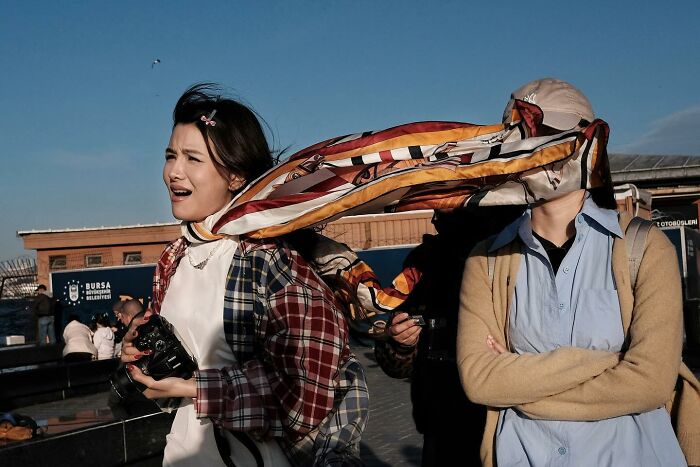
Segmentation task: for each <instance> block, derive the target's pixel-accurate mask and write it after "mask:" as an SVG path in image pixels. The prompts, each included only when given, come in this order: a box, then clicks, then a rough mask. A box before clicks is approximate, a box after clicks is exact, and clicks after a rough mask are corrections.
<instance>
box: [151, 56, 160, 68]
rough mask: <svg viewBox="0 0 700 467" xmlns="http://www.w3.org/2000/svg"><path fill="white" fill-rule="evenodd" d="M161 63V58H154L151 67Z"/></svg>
mask: <svg viewBox="0 0 700 467" xmlns="http://www.w3.org/2000/svg"><path fill="white" fill-rule="evenodd" d="M159 63H160V59H159V58H156V59H155V60H153V61H152V62H151V68H153V67H154V66H156V65H158V64H159Z"/></svg>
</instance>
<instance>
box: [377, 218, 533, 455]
mask: <svg viewBox="0 0 700 467" xmlns="http://www.w3.org/2000/svg"><path fill="white" fill-rule="evenodd" d="M523 210H524V207H522V206H497V207H480V208H459V209H454V210H436V211H435V213H434V215H433V221H432V222H433V225H434V226H435V230H436V231H437V235H427V234H426V235H424V236H423V241H422V243H421V244H420V245H418V246H417V247H416V248H415V249H414V250H412V251H411V253H409V255H408V257H407V258H406V261H405V263H404V266H405V267H409V266H414V267H417V268H418V269H419V270H420V271H421V273H422V275H421V279H420V281H419V282H418V284H417V285H416V287H415V289H414V290H413V291H412V292H411V295H410V296H409V297H408V299H407V300H406V302H404V304H403V305H402V306H401V307H400V308H399V309H397V310H396V313H395V314H394V316H393V318H392V320H391V324H390V326H389V328H388V334H389V335H390V336H391V338H390V339H389V340H386V341H381V340H380V341H377V342H376V343H375V347H374V349H375V356H376V358H377V363H378V364H379V365H380V367H381V368H382V370H384V372H385V373H386V374H387V375H389V376H391V377H394V378H407V377H410V378H411V402H412V404H413V420H414V422H415V424H416V430H417V431H418V432H419V433H421V434H422V435H423V452H422V461H421V465H422V466H423V467H428V466H443V465H450V464H451V463H452V462H453V461H454V460H455V459H460V462H461V463H462V464H463V465H478V464H479V462H480V461H479V446H480V444H481V435H482V433H483V431H484V421H485V418H486V409H485V407H483V406H481V405H476V404H473V403H471V402H470V401H469V400H468V399H467V397H466V395H465V394H464V390H463V389H462V385H461V384H460V381H459V374H458V372H457V363H456V349H455V346H456V339H457V317H458V314H459V289H460V286H461V283H462V272H463V270H464V262H465V261H466V259H467V256H468V255H469V252H470V251H471V249H472V247H474V245H476V244H477V243H478V242H479V241H481V240H483V239H485V238H487V237H488V236H490V235H493V234H495V233H497V232H499V231H500V230H501V229H503V227H505V226H506V225H508V224H509V223H510V222H512V221H513V220H514V219H515V218H516V217H518V216H519V215H520V214H522V212H523ZM416 315H420V316H422V317H423V319H424V321H425V324H426V325H425V327H421V326H420V325H419V324H417V323H416V320H415V319H409V318H411V317H414V316H416ZM448 414H449V416H448Z"/></svg>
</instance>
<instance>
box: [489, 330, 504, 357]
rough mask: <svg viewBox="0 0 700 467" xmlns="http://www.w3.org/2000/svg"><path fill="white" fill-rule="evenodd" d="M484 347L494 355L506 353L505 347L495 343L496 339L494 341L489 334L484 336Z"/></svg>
mask: <svg viewBox="0 0 700 467" xmlns="http://www.w3.org/2000/svg"><path fill="white" fill-rule="evenodd" d="M486 345H487V346H488V347H489V349H491V352H493V354H494V355H501V354H502V353H506V352H508V350H507V349H506V348H505V347H503V346H502V345H501V344H499V343H498V342H496V339H494V338H493V336H492V335H491V334H489V335H488V336H486Z"/></svg>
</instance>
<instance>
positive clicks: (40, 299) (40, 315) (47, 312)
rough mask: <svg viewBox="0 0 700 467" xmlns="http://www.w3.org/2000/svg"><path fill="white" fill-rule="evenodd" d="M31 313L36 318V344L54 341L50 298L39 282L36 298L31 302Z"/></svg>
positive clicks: (44, 287) (54, 334)
mask: <svg viewBox="0 0 700 467" xmlns="http://www.w3.org/2000/svg"><path fill="white" fill-rule="evenodd" d="M32 313H33V314H34V317H35V318H36V341H37V344H38V345H44V344H47V343H48V344H53V343H54V342H56V340H55V339H56V333H55V330H54V317H53V304H52V299H51V297H49V296H48V295H47V293H46V286H45V285H44V284H39V286H38V287H37V288H36V298H35V299H34V302H33V303H32Z"/></svg>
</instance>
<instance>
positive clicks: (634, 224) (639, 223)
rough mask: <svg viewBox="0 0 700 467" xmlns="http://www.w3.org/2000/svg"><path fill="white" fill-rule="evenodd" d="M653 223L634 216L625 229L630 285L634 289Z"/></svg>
mask: <svg viewBox="0 0 700 467" xmlns="http://www.w3.org/2000/svg"><path fill="white" fill-rule="evenodd" d="M653 225H654V223H653V222H652V221H649V220H646V219H642V218H641V217H633V218H632V220H631V221H630V223H629V224H627V228H626V229H625V244H626V246H627V257H628V258H629V267H630V285H631V286H632V290H634V288H635V287H636V285H637V273H639V266H640V264H642V257H643V256H644V246H645V245H646V242H647V237H648V235H649V231H650V230H651V228H652V226H653Z"/></svg>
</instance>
